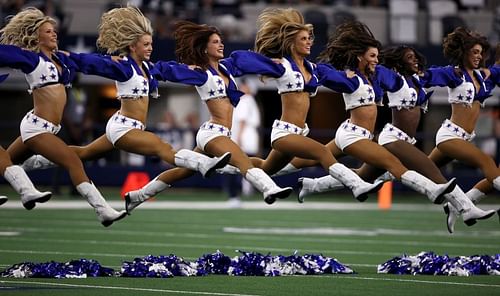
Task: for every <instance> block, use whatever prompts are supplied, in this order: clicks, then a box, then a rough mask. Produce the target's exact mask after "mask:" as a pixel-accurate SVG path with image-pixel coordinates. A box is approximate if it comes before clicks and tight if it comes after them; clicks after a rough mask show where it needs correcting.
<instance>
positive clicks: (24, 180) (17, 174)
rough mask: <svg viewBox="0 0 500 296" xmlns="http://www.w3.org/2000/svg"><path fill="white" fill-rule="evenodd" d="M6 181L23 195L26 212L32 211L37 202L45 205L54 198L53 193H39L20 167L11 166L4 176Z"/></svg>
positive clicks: (22, 199) (22, 200)
mask: <svg viewBox="0 0 500 296" xmlns="http://www.w3.org/2000/svg"><path fill="white" fill-rule="evenodd" d="M3 176H4V178H5V180H7V182H9V183H10V185H11V186H12V188H14V190H15V191H16V192H17V193H19V194H20V195H21V202H22V203H23V206H24V207H25V208H26V210H31V209H33V208H34V207H35V205H36V203H37V202H40V203H43V202H46V201H48V200H49V199H50V198H51V197H52V193H51V192H40V191H38V190H37V189H36V188H35V186H34V185H33V183H32V182H31V180H30V178H29V177H28V175H26V172H25V171H24V170H23V169H22V168H21V167H20V166H18V165H11V166H9V167H7V168H6V169H5V173H4V174H3Z"/></svg>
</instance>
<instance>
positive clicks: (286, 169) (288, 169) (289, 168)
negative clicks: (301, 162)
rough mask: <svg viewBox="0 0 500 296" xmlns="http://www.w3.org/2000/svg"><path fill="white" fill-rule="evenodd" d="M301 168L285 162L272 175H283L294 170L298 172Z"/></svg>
mask: <svg viewBox="0 0 500 296" xmlns="http://www.w3.org/2000/svg"><path fill="white" fill-rule="evenodd" d="M301 170H302V169H298V168H296V167H295V166H294V165H293V164H291V163H287V165H285V166H284V167H283V168H282V169H281V170H279V171H278V172H276V173H275V174H273V175H272V177H278V176H284V175H288V174H292V173H296V172H300V171H301Z"/></svg>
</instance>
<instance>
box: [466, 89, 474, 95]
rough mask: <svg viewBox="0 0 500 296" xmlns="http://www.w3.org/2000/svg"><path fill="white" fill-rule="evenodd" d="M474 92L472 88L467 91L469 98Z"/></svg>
mask: <svg viewBox="0 0 500 296" xmlns="http://www.w3.org/2000/svg"><path fill="white" fill-rule="evenodd" d="M472 92H473V91H472V89H470V88H469V89H468V90H467V94H468V95H469V96H471V95H472Z"/></svg>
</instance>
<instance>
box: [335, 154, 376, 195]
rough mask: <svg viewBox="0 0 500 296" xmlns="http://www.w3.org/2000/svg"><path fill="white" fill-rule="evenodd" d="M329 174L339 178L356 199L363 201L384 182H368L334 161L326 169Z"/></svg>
mask: <svg viewBox="0 0 500 296" xmlns="http://www.w3.org/2000/svg"><path fill="white" fill-rule="evenodd" d="M328 171H329V173H330V175H331V176H332V177H333V178H335V179H337V180H339V181H340V182H341V183H342V184H344V186H345V187H347V188H349V189H350V190H351V191H352V194H353V195H354V198H356V199H357V200H358V201H361V202H363V201H365V200H366V199H367V198H368V194H369V193H373V192H377V191H379V189H380V188H381V187H382V185H384V182H382V181H377V182H375V183H373V184H372V183H368V182H365V181H363V179H361V177H359V176H358V175H357V174H356V173H355V172H353V171H352V170H350V169H349V168H347V167H346V166H345V165H343V164H341V163H334V164H332V165H331V166H330V168H329V169H328Z"/></svg>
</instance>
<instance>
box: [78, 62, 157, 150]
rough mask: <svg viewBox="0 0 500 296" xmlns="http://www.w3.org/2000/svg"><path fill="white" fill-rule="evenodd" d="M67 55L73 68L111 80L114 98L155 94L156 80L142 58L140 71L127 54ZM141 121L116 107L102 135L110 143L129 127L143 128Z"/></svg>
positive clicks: (148, 64) (135, 97)
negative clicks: (117, 58) (116, 58)
mask: <svg viewBox="0 0 500 296" xmlns="http://www.w3.org/2000/svg"><path fill="white" fill-rule="evenodd" d="M70 58H71V60H72V61H73V63H74V64H75V65H76V66H77V71H79V72H82V73H84V74H88V75H98V76H101V77H106V78H109V79H113V80H115V84H116V90H117V94H118V96H117V99H119V100H138V99H142V98H144V97H149V96H152V97H153V98H157V97H158V82H157V81H156V79H155V78H154V77H153V76H152V75H151V73H150V71H149V69H150V67H151V66H152V64H150V63H147V62H143V64H142V68H143V69H144V71H145V73H146V75H145V76H143V75H142V70H141V68H140V66H139V65H137V63H136V62H135V61H134V59H132V58H131V57H125V58H123V59H122V60H120V61H118V62H115V61H113V60H112V59H111V58H110V57H109V56H103V55H99V54H87V53H71V54H70ZM145 128H146V124H145V122H141V121H140V120H137V119H134V118H130V117H127V116H124V115H122V114H120V111H117V112H116V113H115V114H113V116H111V118H110V119H109V120H108V123H107V124H106V138H107V139H108V140H109V141H110V142H111V143H112V144H113V145H114V144H115V143H116V142H117V141H118V140H119V139H120V138H121V137H123V135H125V134H126V133H127V132H129V131H130V130H132V129H140V130H144V129H145Z"/></svg>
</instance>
